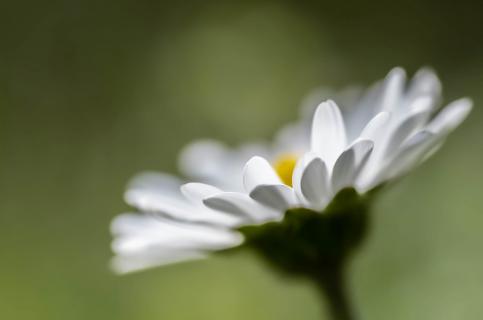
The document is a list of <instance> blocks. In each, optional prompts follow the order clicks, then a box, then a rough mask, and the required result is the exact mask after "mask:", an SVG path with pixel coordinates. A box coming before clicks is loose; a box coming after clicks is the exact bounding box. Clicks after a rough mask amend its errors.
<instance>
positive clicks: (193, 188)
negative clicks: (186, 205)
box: [180, 182, 222, 204]
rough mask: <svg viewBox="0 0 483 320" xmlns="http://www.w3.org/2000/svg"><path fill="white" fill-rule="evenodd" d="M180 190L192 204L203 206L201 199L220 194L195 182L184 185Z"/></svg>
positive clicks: (216, 190)
mask: <svg viewBox="0 0 483 320" xmlns="http://www.w3.org/2000/svg"><path fill="white" fill-rule="evenodd" d="M180 190H181V192H182V193H183V195H184V196H185V197H186V198H187V199H189V200H190V201H192V202H193V203H194V204H203V199H205V198H208V197H211V196H213V195H215V194H218V193H221V192H222V191H221V190H220V189H218V188H216V187H214V186H211V185H209V184H204V183H197V182H190V183H186V184H184V185H182V186H181V188H180Z"/></svg>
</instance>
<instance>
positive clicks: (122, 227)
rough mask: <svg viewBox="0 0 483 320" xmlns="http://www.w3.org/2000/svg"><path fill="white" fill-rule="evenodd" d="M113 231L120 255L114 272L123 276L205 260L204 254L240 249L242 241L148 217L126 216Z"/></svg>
mask: <svg viewBox="0 0 483 320" xmlns="http://www.w3.org/2000/svg"><path fill="white" fill-rule="evenodd" d="M111 230H112V232H113V234H114V236H115V239H114V241H113V243H112V249H113V251H114V252H115V253H116V254H117V256H116V257H115V258H114V259H113V262H112V264H113V268H114V269H115V270H116V271H118V272H121V273H124V272H131V271H137V270H140V269H145V268H149V267H154V266H158V265H163V264H168V263H175V262H179V261H184V260H190V259H199V258H202V257H204V256H205V254H204V252H205V251H211V250H220V249H226V248H229V247H233V246H237V245H239V244H240V243H241V242H242V241H243V237H242V236H241V235H240V234H239V233H237V232H233V231H230V230H228V229H219V228H213V227H207V226H199V225H198V226H197V225H185V224H178V223H173V222H172V221H167V220H161V219H158V218H155V217H153V216H148V215H133V214H123V215H120V216H118V217H116V218H115V219H114V220H113V222H112V224H111Z"/></svg>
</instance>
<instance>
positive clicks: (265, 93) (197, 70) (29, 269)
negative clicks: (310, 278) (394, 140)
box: [0, 0, 483, 320]
mask: <svg viewBox="0 0 483 320" xmlns="http://www.w3.org/2000/svg"><path fill="white" fill-rule="evenodd" d="M482 38H483V5H482V3H481V2H480V3H479V4H478V2H476V1H466V0H461V1H455V2H450V1H437V0H423V1H421V0H406V1H388V2H385V1H382V0H376V1H339V2H337V1H320V2H315V1H268V0H267V1H264V0H261V1H234V2H219V1H211V0H205V1H177V2H175V1H161V0H136V1H134V0H116V1H110V0H109V1H93V0H83V1H76V0H58V1H55V0H54V1H34V0H17V1H9V0H5V1H2V2H1V3H0V40H1V41H0V194H1V198H0V200H1V201H0V318H1V319H17V320H24V319H25V320H27V319H48V320H65V319H69V320H76V319H79V320H81V319H82V320H84V319H102V320H108V319H116V320H122V319H142V320H153V319H213V320H216V319H319V318H320V317H321V315H322V312H323V310H322V309H323V306H320V305H319V297H318V296H317V295H316V293H315V291H314V290H313V288H312V287H311V286H310V284H309V283H305V282H297V281H292V280H289V279H285V278H281V277H280V276H279V275H277V274H274V273H272V272H271V271H270V270H268V269H267V268H266V266H265V265H264V264H263V263H262V262H261V261H259V260H258V259H257V258H256V257H255V256H253V255H252V254H250V253H249V252H245V253H240V254H237V255H231V256H229V257H228V256H227V257H216V258H214V259H211V260H206V261H200V262H192V263H186V264H180V265H175V266H169V267H165V268H160V269H155V270H150V271H147V272H143V273H139V274H133V275H128V276H123V277H119V276H115V275H113V274H112V273H111V272H110V270H109V269H108V261H109V258H110V256H111V252H110V249H109V243H110V235H109V232H108V225H109V222H110V220H111V219H112V218H113V217H114V216H115V215H116V214H117V213H120V212H122V211H125V210H127V209H128V207H127V206H126V205H125V204H124V203H123V201H122V193H123V190H124V186H125V183H126V182H127V181H128V179H129V178H130V177H131V176H132V175H134V174H135V173H136V172H139V171H142V170H146V169H151V170H160V171H168V172H173V173H175V172H176V170H177V164H176V162H177V153H178V152H179V151H180V149H181V148H182V147H183V146H184V145H185V144H186V143H188V142H189V141H191V140H193V139H195V138H201V137H212V138H218V139H222V140H223V141H226V142H227V143H229V144H237V143H239V142H242V141H245V140H247V139H249V140H252V139H257V138H259V137H262V138H265V139H269V138H270V137H271V135H272V134H273V133H274V132H275V130H276V129H277V128H279V127H280V126H281V125H283V124H284V123H286V122H288V121H291V120H293V119H295V118H296V117H297V116H298V105H299V103H300V101H301V100H302V98H303V97H304V96H305V95H306V94H307V93H308V92H310V90H312V89H313V88H315V87H319V86H330V87H335V88H342V87H344V86H345V85H348V84H354V83H356V84H370V83H371V82H372V81H374V80H376V79H379V78H381V77H383V76H384V75H385V73H386V72H387V71H388V70H389V69H390V68H391V67H393V66H395V65H401V66H403V67H406V68H407V70H408V71H410V72H411V73H412V72H414V71H415V70H416V69H417V68H418V67H420V66H423V65H429V66H432V67H434V68H435V69H436V70H437V71H438V73H439V75H440V76H441V78H442V79H443V82H444V85H445V97H446V98H447V100H446V101H448V100H450V99H453V98H456V97H460V96H471V97H473V98H474V100H475V104H476V108H475V110H474V112H473V113H472V115H471V117H470V119H469V120H468V121H467V122H466V123H465V125H464V126H463V127H461V128H460V129H458V130H457V132H456V133H455V134H454V135H453V136H451V138H450V139H449V141H448V143H447V144H446V146H445V147H444V148H443V149H442V150H441V151H440V152H439V154H438V156H437V157H435V158H433V159H431V160H430V161H429V162H427V163H426V164H425V165H424V166H422V167H421V168H419V169H418V170H416V171H415V172H413V173H412V174H411V175H410V176H409V177H407V178H406V179H405V180H403V182H402V183H400V184H398V185H397V186H395V187H394V188H392V189H391V190H388V191H387V192H385V194H384V195H383V196H382V197H381V199H380V201H379V202H378V204H377V206H376V208H375V212H374V222H373V232H372V234H371V236H370V238H369V239H368V241H367V243H366V245H365V247H364V250H363V251H362V252H361V254H359V256H358V257H357V259H356V260H355V261H354V264H353V266H352V271H353V274H352V278H351V285H352V287H353V289H354V293H355V299H356V301H357V304H358V306H359V309H360V311H361V313H362V314H363V315H364V319H371V320H376V319H393V320H397V319H438V320H446V319H455V320H456V319H481V318H483V304H482V303H481V301H482V299H483V250H482V245H483V196H482V191H483V189H482V188H483V187H482V181H483V170H481V164H482V163H483V142H482V134H483V129H482V128H481V126H482V125H483V114H482V112H481V105H482V104H483V59H482V57H483V41H482Z"/></svg>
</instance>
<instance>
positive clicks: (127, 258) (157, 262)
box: [111, 250, 206, 274]
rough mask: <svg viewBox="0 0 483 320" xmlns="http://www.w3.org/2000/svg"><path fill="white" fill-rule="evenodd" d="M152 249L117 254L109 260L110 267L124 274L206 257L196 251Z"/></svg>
mask: <svg viewBox="0 0 483 320" xmlns="http://www.w3.org/2000/svg"><path fill="white" fill-rule="evenodd" d="M152 251H153V252H149V251H147V252H145V251H143V252H140V253H137V254H130V255H117V256H115V257H114V258H113V259H112V260H111V268H112V270H113V271H114V272H116V273H118V274H126V273H131V272H138V271H142V270H146V269H149V268H154V267H159V266H163V265H168V264H175V263H179V262H184V261H189V260H198V259H203V258H206V254H204V253H201V252H196V251H195V252H191V251H179V250H175V251H161V252H159V251H155V250H152Z"/></svg>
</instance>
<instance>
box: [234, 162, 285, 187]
mask: <svg viewBox="0 0 483 320" xmlns="http://www.w3.org/2000/svg"><path fill="white" fill-rule="evenodd" d="M243 184H244V186H245V190H246V191H247V192H248V193H250V192H251V191H252V190H253V189H255V188H256V187H257V186H259V185H276V184H283V183H282V181H281V180H280V178H279V177H278V175H277V173H276V172H275V170H274V169H273V167H272V166H271V165H270V163H268V161H267V160H265V159H264V158H262V157H253V158H251V159H250V160H249V161H248V162H247V164H246V165H245V169H244V170H243Z"/></svg>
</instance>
